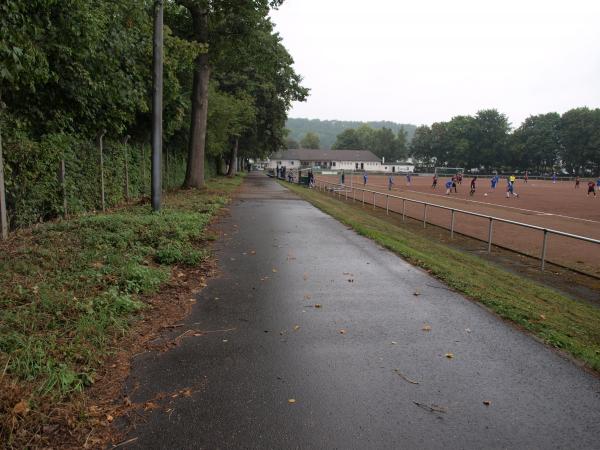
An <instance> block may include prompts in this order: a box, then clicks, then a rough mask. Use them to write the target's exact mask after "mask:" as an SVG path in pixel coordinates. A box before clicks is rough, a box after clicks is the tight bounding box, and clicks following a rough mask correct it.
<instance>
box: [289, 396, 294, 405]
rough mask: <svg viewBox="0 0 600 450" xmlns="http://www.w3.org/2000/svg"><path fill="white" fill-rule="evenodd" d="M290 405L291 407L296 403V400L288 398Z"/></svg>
mask: <svg viewBox="0 0 600 450" xmlns="http://www.w3.org/2000/svg"><path fill="white" fill-rule="evenodd" d="M288 403H289V404H290V405H291V404H293V403H296V399H295V398H288Z"/></svg>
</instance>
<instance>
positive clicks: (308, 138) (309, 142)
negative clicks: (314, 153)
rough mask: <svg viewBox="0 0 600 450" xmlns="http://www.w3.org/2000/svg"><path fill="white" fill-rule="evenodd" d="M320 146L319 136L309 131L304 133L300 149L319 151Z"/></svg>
mask: <svg viewBox="0 0 600 450" xmlns="http://www.w3.org/2000/svg"><path fill="white" fill-rule="evenodd" d="M320 145H321V144H320V143H319V136H318V135H317V134H315V133H312V132H310V131H309V132H308V133H306V134H305V135H304V137H303V138H302V139H301V140H300V147H301V148H312V149H319V148H321V147H320Z"/></svg>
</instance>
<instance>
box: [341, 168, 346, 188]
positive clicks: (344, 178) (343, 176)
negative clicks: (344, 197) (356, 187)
mask: <svg viewBox="0 0 600 450" xmlns="http://www.w3.org/2000/svg"><path fill="white" fill-rule="evenodd" d="M344 181H346V174H345V173H344V171H343V170H342V186H343V185H344Z"/></svg>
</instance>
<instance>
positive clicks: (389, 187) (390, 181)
mask: <svg viewBox="0 0 600 450" xmlns="http://www.w3.org/2000/svg"><path fill="white" fill-rule="evenodd" d="M393 185H394V177H393V176H391V175H390V176H389V177H388V191H391V190H392V186H393Z"/></svg>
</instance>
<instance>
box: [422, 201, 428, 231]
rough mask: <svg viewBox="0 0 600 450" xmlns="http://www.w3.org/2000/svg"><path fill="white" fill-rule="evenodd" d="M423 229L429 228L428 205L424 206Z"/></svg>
mask: <svg viewBox="0 0 600 450" xmlns="http://www.w3.org/2000/svg"><path fill="white" fill-rule="evenodd" d="M423 206H424V207H423V228H426V227H427V203H424V204H423Z"/></svg>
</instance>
